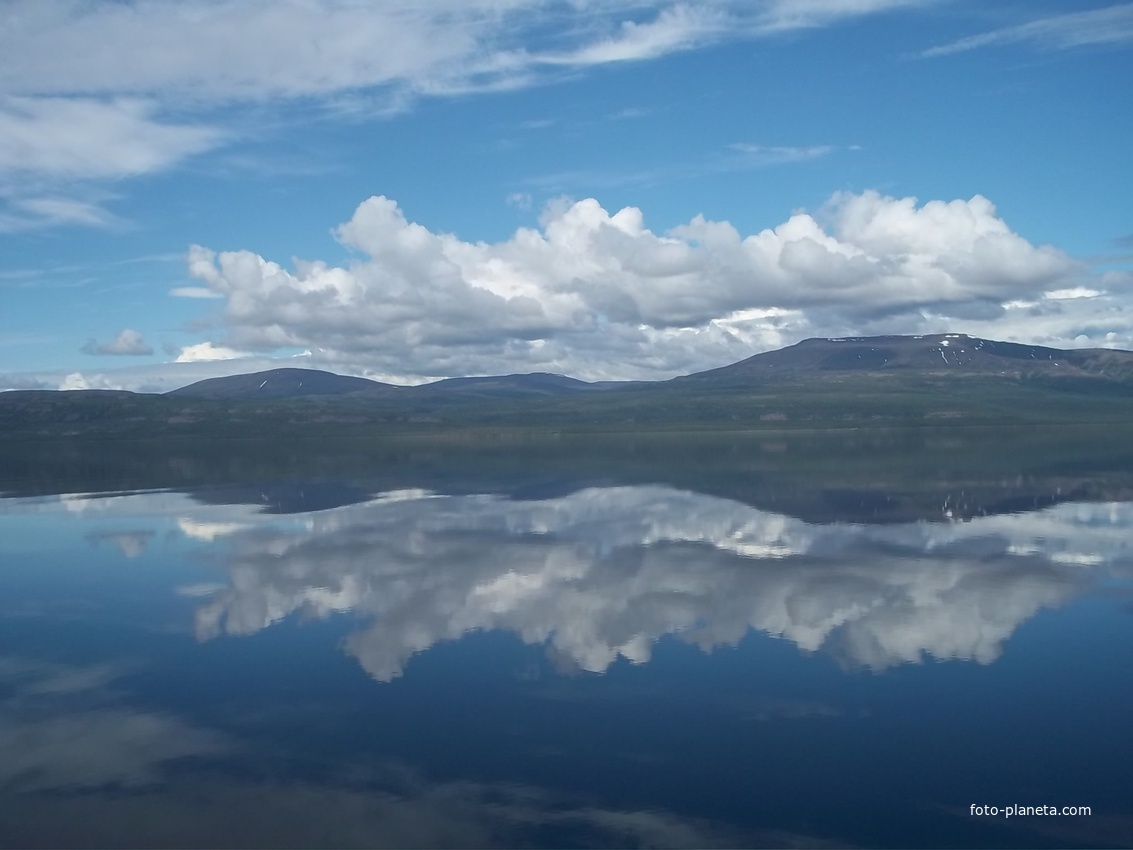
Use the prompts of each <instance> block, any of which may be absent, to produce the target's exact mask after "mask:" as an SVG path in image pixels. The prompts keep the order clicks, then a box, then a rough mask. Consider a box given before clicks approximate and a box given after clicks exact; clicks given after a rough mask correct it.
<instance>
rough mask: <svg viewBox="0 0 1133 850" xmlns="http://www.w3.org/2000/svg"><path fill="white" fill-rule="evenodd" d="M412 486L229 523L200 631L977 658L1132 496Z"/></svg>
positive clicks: (1115, 565)
mask: <svg viewBox="0 0 1133 850" xmlns="http://www.w3.org/2000/svg"><path fill="white" fill-rule="evenodd" d="M426 496H429V494H426V493H414V494H409V495H407V494H399V495H398V497H397V498H390V497H387V496H382V497H379V498H377V499H375V500H373V501H370V502H366V503H362V504H357V505H352V506H349V507H344V508H340V509H335V510H331V511H325V512H321V513H316V514H310V515H308V516H307V517H306V522H304V523H301V524H296V523H292V524H289V525H287V526H279V525H271V524H269V523H264V524H263V525H260V526H257V527H252V528H248V529H246V530H240V531H233V532H232V533H231V534H229V535H227V536H226V538H225V540H224V541H223V542H222V543H221V544H220V545H222V546H225V547H227V549H226V551H225V552H224V554H223V555H221V558H222V561H223V563H224V565H225V569H226V570H227V571H228V572H229V582H228V584H227V586H226V587H224V589H222V590H219V591H218V592H216V593H215V594H214V595H213V596H212V597H211V598H210V599H209V601H208V602H206V603H205V604H203V605H202V606H201V607H200V608H199V609H198V611H197V615H196V630H197V634H198V637H199V638H201V639H205V640H207V639H212V638H215V637H217V636H219V635H222V634H227V635H246V634H252V633H254V632H257V631H259V630H261V629H263V628H266V627H267V626H269V625H271V624H272V623H276V622H278V621H280V620H282V619H284V618H285V617H287V616H288V615H290V614H292V613H294V612H297V611H302V612H303V613H304V615H306V616H315V617H326V616H329V615H331V614H333V613H336V612H353V613H354V614H355V615H358V616H361V617H364V618H366V619H368V620H370V623H369V625H368V626H366V627H365V628H364V629H362V630H360V631H357V632H355V633H353V634H352V635H350V636H349V637H348V638H347V640H346V645H345V647H346V651H347V652H348V653H349V654H351V655H352V656H354V657H355V658H357V659H358V661H359V662H360V663H361V665H362V666H363V667H364V668H365V669H366V670H367V672H368V673H369V674H370V675H371V676H372V677H374V678H375V679H377V680H379V681H389V680H392V679H394V678H396V677H397V676H399V675H401V673H402V672H403V671H404V668H405V665H406V663H407V662H408V661H409V659H410V658H411V656H413V655H414V654H415V653H417V652H422V651H424V650H426V649H428V648H429V647H431V646H434V645H435V644H437V643H438V642H441V641H445V640H452V639H456V638H459V637H460V636H461V635H463V634H466V633H468V632H470V631H473V630H492V629H498V630H506V631H509V632H513V633H515V634H517V635H519V636H520V638H521V639H522V640H523V641H524V642H526V643H528V644H547V645H548V649H549V651H550V652H552V653H553V655H554V656H555V658H556V660H558V661H563V660H565V661H567V662H568V663H570V664H573V665H575V666H577V667H578V668H581V669H583V670H587V671H592V672H602V671H604V670H606V669H607V668H608V667H609V666H610V665H611V664H612V663H614V661H615V660H616V659H617V658H619V657H623V658H626V659H628V660H630V661H632V662H637V663H641V662H645V661H648V660H649V658H650V656H651V653H652V648H653V645H654V643H655V642H656V641H657V640H658V639H659V638H661V637H662V636H665V635H674V636H676V637H678V638H679V639H681V640H684V641H687V642H689V643H692V644H694V645H696V646H698V647H700V648H701V649H703V650H704V651H706V652H707V651H710V650H711V649H712V648H713V647H718V646H727V645H734V644H736V643H737V642H738V641H739V640H740V639H741V638H742V637H743V636H744V635H745V634H747V632H748V631H749V630H751V629H755V630H757V631H760V632H763V633H766V634H769V635H774V636H779V637H784V638H787V639H788V640H790V641H792V642H793V643H795V644H796V645H797V646H799V647H800V648H801V649H803V650H805V651H817V650H826V651H830V652H833V653H835V654H836V655H837V656H838V657H839V658H840V659H842V660H843V661H844V662H846V663H849V664H851V665H862V666H866V667H870V668H873V669H883V668H886V667H890V666H893V665H896V664H901V663H909V662H918V661H921V660H923V659H924V657H925V656H931V657H933V658H937V659H950V658H955V659H967V660H973V661H977V662H979V663H984V664H986V663H990V662H992V661H994V660H995V659H996V658H998V657H999V655H1000V653H1001V652H1002V649H1003V644H1004V642H1005V641H1006V640H1007V639H1008V638H1009V637H1010V636H1011V634H1012V633H1013V632H1014V631H1015V630H1016V628H1018V626H1019V625H1020V624H1021V623H1023V622H1025V621H1026V620H1027V619H1029V618H1030V617H1032V616H1034V615H1035V613H1036V612H1037V611H1039V610H1040V609H1041V608H1044V607H1055V606H1058V605H1061V604H1063V603H1064V602H1066V601H1067V600H1069V599H1070V598H1072V597H1073V596H1075V595H1077V594H1080V593H1082V592H1085V591H1086V590H1087V589H1089V588H1090V587H1091V586H1093V585H1095V584H1096V583H1097V582H1098V581H1099V580H1100V579H1101V578H1102V577H1104V576H1106V575H1111V574H1115V573H1116V574H1119V575H1121V576H1128V575H1130V573H1131V570H1130V567H1131V566H1133V543H1131V542H1130V534H1129V530H1130V529H1131V528H1133V505H1130V504H1126V503H1120V504H1118V503H1113V504H1083V503H1076V504H1063V505H1058V506H1055V507H1051V508H1048V509H1046V510H1043V511H1037V512H1032V513H1028V514H1011V515H1001V516H990V517H980V518H976V519H974V520H972V521H970V522H965V523H944V524H941V523H926V522H918V523H909V524H904V525H886V526H866V525H848V524H834V525H814V524H808V523H805V522H803V521H801V520H797V519H794V518H791V517H787V516H783V515H781V514H775V513H769V512H765V511H760V510H757V509H754V508H751V507H749V506H746V505H743V504H739V503H736V502H731V501H727V500H723V499H719V498H714V497H709V496H704V495H700V494H697V493H693V492H688V491H680V490H675V489H671V488H668V487H661V486H651V487H610V488H592V489H586V490H580V491H577V492H575V493H572V494H570V495H568V496H564V497H561V498H554V499H546V500H540V501H511V500H507V499H502V498H497V497H493V496H484V495H477V496H446V497H435V496H434V497H430V498H426Z"/></svg>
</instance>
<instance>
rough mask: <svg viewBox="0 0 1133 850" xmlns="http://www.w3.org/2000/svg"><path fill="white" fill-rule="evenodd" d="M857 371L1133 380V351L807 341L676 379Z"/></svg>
mask: <svg viewBox="0 0 1133 850" xmlns="http://www.w3.org/2000/svg"><path fill="white" fill-rule="evenodd" d="M847 372H859V373H877V374H885V375H901V374H903V375H906V376H908V375H910V374H912V373H919V374H921V375H923V376H932V377H941V376H945V375H986V376H998V377H1006V378H1014V379H1020V378H1027V377H1050V378H1070V377H1086V378H1101V379H1110V380H1117V381H1126V380H1133V352H1131V351H1118V350H1112V349H1103V348H1087V349H1077V350H1064V349H1060V348H1046V347H1044V346H1041V345H1022V344H1019V343H1014V342H996V341H995V340H990V339H980V338H978V337H972V336H967V335H966V334H930V335H921V336H872V337H843V338H837V339H805V340H803V341H802V342H800V343H797V344H795V345H791V346H788V347H786V348H781V349H778V350H777V351H768V352H765V353H763V354H756V355H755V356H753V357H749V358H747V359H746V360H741V361H740V362H738V363H733V364H731V365H729V366H722V367H721V368H719V369H710V370H708V371H705V372H697V373H695V374H692V375H686V376H684V377H683V378H677V379H675V380H676V381H679V382H683V381H687V382H694V383H704V384H707V383H719V384H749V383H750V382H752V381H759V382H763V381H767V380H773V379H776V378H783V377H790V378H798V377H801V376H806V375H814V376H831V375H834V374H837V373H847Z"/></svg>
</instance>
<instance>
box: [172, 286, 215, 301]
mask: <svg viewBox="0 0 1133 850" xmlns="http://www.w3.org/2000/svg"><path fill="white" fill-rule="evenodd" d="M169 294H170V295H172V296H173V297H174V298H220V297H221V295H220V294H219V293H217V292H213V291H212V290H211V289H209V288H208V287H206V286H175V287H174V288H173V289H171V290H169Z"/></svg>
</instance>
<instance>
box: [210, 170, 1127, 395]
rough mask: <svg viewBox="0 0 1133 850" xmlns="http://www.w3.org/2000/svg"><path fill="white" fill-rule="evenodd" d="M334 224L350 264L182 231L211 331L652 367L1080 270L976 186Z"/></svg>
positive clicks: (426, 366) (596, 366) (368, 218)
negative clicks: (649, 209)
mask: <svg viewBox="0 0 1133 850" xmlns="http://www.w3.org/2000/svg"><path fill="white" fill-rule="evenodd" d="M337 234H338V237H339V239H340V240H341V241H342V242H343V244H344V245H346V246H347V247H349V248H351V249H353V250H355V251H357V252H358V254H359V259H358V260H357V261H356V262H354V263H353V264H351V265H349V266H348V267H334V266H329V265H327V264H326V263H322V262H297V263H296V265H295V268H294V269H293V270H288V269H285V268H284V267H282V266H281V265H279V264H277V263H275V262H273V261H271V260H268V259H265V258H263V257H260V256H258V255H256V254H254V253H251V252H248V251H231V252H222V253H219V254H218V253H215V252H213V251H211V250H208V249H206V248H202V247H199V246H195V247H194V248H192V249H191V251H190V254H189V273H190V274H191V275H192V276H193V277H195V278H196V279H197V280H199V281H200V283H201V284H202V285H203V286H205V287H207V288H208V289H209V290H210V291H211V292H214V293H216V294H217V295H220V296H222V297H223V298H224V299H225V301H226V303H225V310H224V314H223V321H224V323H225V326H226V328H227V331H228V336H229V342H228V343H226V344H231V345H233V346H236V347H239V348H242V349H245V350H249V351H261V352H270V351H275V350H278V349H281V348H289V347H293V348H306V349H311V350H313V351H314V352H315V354H314V356H313V358H312V360H313V362H314V363H319V364H324V365H328V366H330V365H333V364H347V365H349V367H350V371H355V372H358V371H365V370H371V371H374V372H380V373H382V374H385V375H399V376H401V377H402V378H403V379H408V378H414V377H422V376H444V375H454V374H476V373H480V374H491V373H504V372H515V371H535V370H545V371H554V372H560V373H565V374H571V375H576V376H579V377H586V378H607V377H617V378H658V377H668V376H670V375H673V374H678V373H681V372H687V371H694V370H696V369H702V368H708V367H711V366H717V365H722V364H724V363H727V362H730V361H733V360H738V359H740V358H742V357H744V356H747V355H749V354H752V353H754V352H755V351H759V350H766V349H768V348H774V347H778V346H780V345H783V344H788V343H790V342H794V341H797V339H799V338H802V337H803V336H807V335H830V336H841V335H845V333H847V332H853V333H857V332H868V331H871V330H874V329H880V330H889V331H892V326H894V325H895V326H896V327H897V328H898V329H899V332H906V333H908V332H917V331H918V330H921V329H925V328H927V327H928V326H929V325H933V324H934V323H936V324H943V325H944V326H945V327H944V329H950V326H957V327H960V326H962V327H964V328H967V327H969V326H970V325H971V324H972V323H973V322H984V327H991V328H992V330H994V328H995V322H994V320H995V319H1002V318H1003V317H1004V316H1006V314H1007V313H1006V311H1007V308H1005V307H1004V306H1003V305H1004V304H1008V303H1014V302H1019V301H1021V300H1026V299H1027V298H1032V299H1034V298H1041V293H1044V292H1052V291H1053V292H1058V291H1060V290H1066V291H1069V290H1074V289H1075V288H1076V287H1082V286H1085V285H1086V284H1085V283H1084V282H1083V281H1084V280H1085V279H1086V278H1087V277H1088V275H1087V272H1086V270H1085V269H1084V268H1083V267H1081V266H1080V265H1079V264H1078V263H1077V262H1075V261H1074V260H1072V259H1071V258H1070V257H1068V256H1067V255H1066V254H1064V253H1062V252H1061V251H1059V250H1057V249H1055V248H1053V247H1050V246H1035V245H1032V244H1031V243H1029V242H1028V241H1027V240H1025V239H1024V238H1023V237H1021V236H1019V235H1018V234H1016V233H1014V232H1012V231H1011V229H1010V228H1009V227H1008V225H1007V224H1006V223H1005V222H1004V221H1003V220H1002V219H1001V218H999V217H998V214H997V213H996V210H995V207H994V205H993V204H992V203H991V202H990V201H988V200H987V199H985V198H983V197H980V196H976V197H974V198H972V199H970V200H967V201H961V200H957V201H951V202H944V201H930V202H928V203H925V204H923V205H918V204H917V202H916V200H915V199H913V198H890V197H885V196H882V195H880V194H878V193H876V192H865V193H862V194H858V195H851V194H842V195H837V196H835V197H834V198H833V199H832V200H831V202H830V203H829V204H827V205H826V207H825V208H824V209H823V210H822V211H821V213H820V214H818V215H817V216H814V215H810V214H807V213H804V212H799V213H796V214H795V215H793V216H792V217H791V218H790V219H789V220H787V221H786V222H784V223H782V224H780V225H779V226H777V227H775V228H773V229H767V230H763V231H761V232H759V233H753V234H750V235H746V236H745V235H742V234H740V233H739V232H738V231H737V230H736V228H735V227H733V226H732V225H731V224H729V223H728V222H726V221H711V220H708V219H706V218H704V217H703V216H696V217H695V218H693V219H692V220H691V221H690V222H689V223H687V224H685V225H682V226H679V227H675V228H673V229H671V230H670V231H668V232H666V233H655V232H653V231H651V230H650V229H648V228H647V227H646V225H645V221H644V216H643V214H642V212H641V211H640V210H638V209H636V208H633V207H626V208H625V209H622V210H620V211H618V212H615V213H610V212H608V211H607V210H605V209H604V208H603V207H602V206H601V205H600V204H599V203H598V202H597V201H595V200H593V199H587V200H583V201H579V202H577V203H570V202H558V203H555V204H552V205H551V206H550V207H548V209H547V210H546V211H545V213H544V216H543V218H542V226H541V228H540V229H539V230H535V229H527V228H521V229H519V230H517V231H516V232H515V234H514V235H513V236H512V237H511V238H509V239H508V240H506V241H503V242H499V243H491V244H489V243H470V242H464V241H461V240H460V239H459V238H457V237H456V236H454V235H451V234H444V233H434V232H432V231H430V230H428V229H427V228H425V227H423V226H422V225H419V224H416V223H411V222H409V221H407V220H406V219H405V217H404V216H403V214H402V212H401V210H400V209H399V208H398V206H397V204H396V203H395V202H394V201H392V200H390V199H388V198H385V197H375V198H371V199H369V200H367V201H365V202H364V203H362V204H361V205H360V206H359V207H358V209H357V210H356V211H355V214H354V216H353V217H352V218H351V220H350V221H349V222H347V223H345V224H343V225H342V226H341V227H339V228H338V231H337ZM989 317H990V318H991V320H992V321H990V323H989V322H988V321H987V320H988V319H989ZM1002 327H1003V329H1004V330H1008V329H1009V328H1008V326H1006V325H1004V326H1002ZM935 329H937V328H936V327H933V328H931V330H935ZM1110 330H1120V331H1121V332H1122V333H1125V334H1127V335H1128V332H1129V330H1130V326H1129V325H1128V324H1126V325H1125V326H1124V328H1123V329H1122V328H1110ZM1079 335H1080V332H1076V333H1074V334H1073V335H1072V336H1071V337H1070V339H1075V338H1076V337H1077V336H1079Z"/></svg>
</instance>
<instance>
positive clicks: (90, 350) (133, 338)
mask: <svg viewBox="0 0 1133 850" xmlns="http://www.w3.org/2000/svg"><path fill="white" fill-rule="evenodd" d="M82 352H83V353H84V354H98V355H101V354H110V355H117V356H124V357H144V356H148V355H150V354H153V348H152V347H151V346H149V345H148V344H147V343H146V341H145V340H144V339H142V335H141V334H140V333H138V332H137V331H135V330H133V329H131V328H125V329H124V330H121V331H119V332H118V336H116V337H115V338H114V340H113V341H111V342H105V343H101V344H100V343H99V342H97V341H96V340H93V339H92V340H90V341H89V342H87V344H86V345H84V346H83V347H82Z"/></svg>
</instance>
